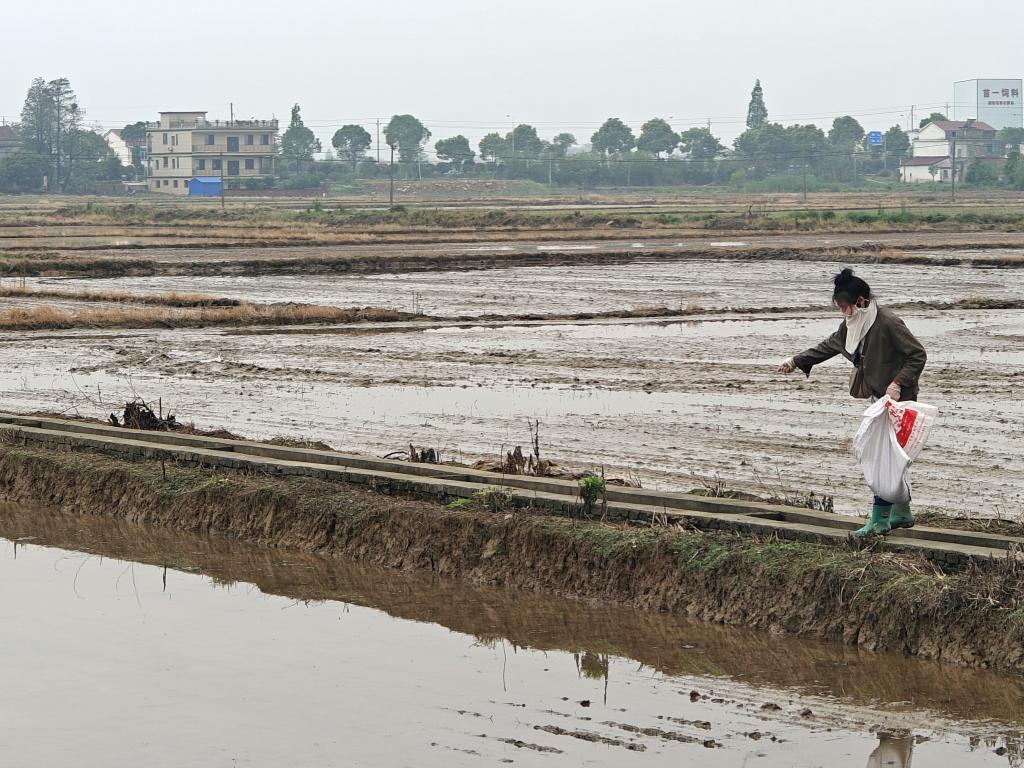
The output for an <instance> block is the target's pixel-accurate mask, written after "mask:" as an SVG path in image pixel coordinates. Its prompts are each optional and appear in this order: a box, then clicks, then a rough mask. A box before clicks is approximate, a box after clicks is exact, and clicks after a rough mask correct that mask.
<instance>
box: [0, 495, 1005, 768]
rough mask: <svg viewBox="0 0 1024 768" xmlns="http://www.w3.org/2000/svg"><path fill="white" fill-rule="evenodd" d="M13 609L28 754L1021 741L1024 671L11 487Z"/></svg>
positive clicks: (779, 762)
mask: <svg viewBox="0 0 1024 768" xmlns="http://www.w3.org/2000/svg"><path fill="white" fill-rule="evenodd" d="M0 617H2V619H3V620H2V622H0V637H2V638H3V649H4V653H3V654H2V656H0V659H2V660H0V671H2V673H3V679H4V683H5V685H4V686H3V687H2V688H0V754H2V755H5V756H7V757H5V758H4V759H7V758H11V762H10V764H11V765H18V766H26V767H35V766H53V765H100V764H102V765H104V766H112V767H114V768H116V767H118V766H137V765H147V766H182V765H203V766H220V765H224V766H232V765H251V766H279V765H283V764H289V765H300V766H305V765H316V766H332V765H336V766H342V765H367V766H371V765H379V766H404V765H416V766H450V765H495V764H502V763H508V762H512V763H513V764H518V765H566V766H576V765H595V766H598V765H600V766H605V765H607V766H612V765H614V766H619V765H640V766H643V765H679V764H694V765H702V766H703V765H707V766H738V765H747V764H752V765H763V766H767V767H768V768H775V767H779V768H781V767H782V766H829V767H830V768H834V767H836V766H858V767H859V766H863V765H869V766H870V765H886V766H896V767H898V768H909V766H910V764H911V759H913V764H914V765H935V766H946V765H949V766H953V765H956V766H987V765H991V766H999V765H1002V766H1005V765H1019V764H1020V760H1021V745H1022V735H1021V731H1022V730H1024V715H1022V710H1021V707H1020V702H1021V701H1022V699H1024V682H1022V681H1021V680H1020V679H1018V678H1001V677H998V676H995V675H993V674H991V673H987V672H984V671H977V670H964V669H958V668H953V667H946V666H943V665H938V664H933V663H925V662H920V661H915V660H910V659H905V658H902V657H896V656H889V655H881V654H871V653H866V652H856V651H853V650H851V649H848V648H844V647H839V646H833V645H826V644H822V643H808V642H800V641H796V640H793V639H791V638H780V637H772V636H767V635H758V634H755V633H750V632H743V631H735V630H725V629H722V628H717V627H710V626H706V625H700V624H694V623H689V622H685V621H683V620H680V619H678V618H673V617H668V616H664V615H659V614H645V613H639V612H634V611H630V610H625V609H620V608H615V607H610V606H604V605H597V604H590V603H586V602H581V601H568V600H562V599H557V598H549V597H542V596H538V595H532V594H524V593H517V592H513V591H504V590H495V589H482V588H476V587H472V586H468V585H466V584H462V583H458V582H448V581H441V580H439V579H436V578H434V577H432V576H430V575H424V574H404V573H395V572H389V571H382V570H377V569H371V568H367V567H363V566H359V565H356V564H354V563H351V562H347V561H339V560H326V559H322V558H318V557H315V556H309V555H300V554H296V553H291V552H286V551H273V550H259V549H255V548H248V547H243V546H240V545H238V544H237V543H232V542H230V541H227V540H223V539H219V538H198V537H191V536H186V535H182V534H177V533H172V532H169V531H164V530H154V529H146V528H140V527H137V526H133V525H130V524H127V523H120V522H116V523H115V522H112V521H108V520H103V519H89V518H78V517H68V516H62V515H59V514H56V513H49V512H44V511H38V510H26V509H21V508H18V507H13V506H10V505H2V506H0ZM872 760H875V762H871V761H872Z"/></svg>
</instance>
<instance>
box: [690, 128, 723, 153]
mask: <svg viewBox="0 0 1024 768" xmlns="http://www.w3.org/2000/svg"><path fill="white" fill-rule="evenodd" d="M679 148H680V149H681V150H682V151H683V154H686V155H689V156H690V157H691V158H693V159H697V160H711V159H712V158H715V157H718V155H719V154H720V153H721V152H722V151H723V150H724V149H725V147H723V146H722V143H721V142H720V141H719V140H718V139H717V138H715V137H714V135H712V133H711V130H710V129H708V128H688V129H687V130H685V131H683V132H682V133H680V134H679Z"/></svg>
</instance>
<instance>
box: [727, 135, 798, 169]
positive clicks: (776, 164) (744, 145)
mask: <svg viewBox="0 0 1024 768" xmlns="http://www.w3.org/2000/svg"><path fill="white" fill-rule="evenodd" d="M792 139H793V137H792V135H791V134H789V133H787V132H786V129H785V128H783V127H782V126H781V125H779V124H778V123H765V124H764V125H763V126H761V127H760V128H748V129H747V130H745V131H744V132H743V133H741V134H740V135H739V136H738V137H737V138H736V141H735V142H733V146H734V147H735V148H736V151H737V153H739V154H740V155H741V156H742V159H743V160H744V161H745V162H746V166H747V167H746V168H745V169H742V170H744V176H746V177H753V178H764V177H765V176H769V175H771V174H775V173H783V172H784V171H786V170H787V169H788V168H789V166H790V164H791V163H792V160H793V146H792Z"/></svg>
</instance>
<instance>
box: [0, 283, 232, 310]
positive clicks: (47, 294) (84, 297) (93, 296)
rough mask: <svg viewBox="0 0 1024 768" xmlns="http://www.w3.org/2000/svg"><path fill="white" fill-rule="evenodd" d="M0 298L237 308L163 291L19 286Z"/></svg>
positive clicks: (226, 301) (218, 299)
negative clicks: (135, 291)
mask: <svg viewBox="0 0 1024 768" xmlns="http://www.w3.org/2000/svg"><path fill="white" fill-rule="evenodd" d="M0 298H29V299H62V300H67V301H96V302H103V303H106V304H149V305H155V306H161V307H182V308H185V307H237V306H240V305H241V304H242V301H241V300H239V299H231V298H227V297H223V296H211V295H209V294H205V293H183V292H180V291H166V292H162V293H152V294H137V293H128V292H127V291H62V290H58V289H55V288H54V289H51V288H25V287H21V286H0Z"/></svg>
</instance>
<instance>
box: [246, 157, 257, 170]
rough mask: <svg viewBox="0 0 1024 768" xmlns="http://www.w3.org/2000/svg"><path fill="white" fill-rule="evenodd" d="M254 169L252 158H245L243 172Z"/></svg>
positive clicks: (254, 164)
mask: <svg viewBox="0 0 1024 768" xmlns="http://www.w3.org/2000/svg"><path fill="white" fill-rule="evenodd" d="M255 168H256V163H255V161H254V160H253V159H252V158H246V161H245V170H247V171H251V170H253V169H255Z"/></svg>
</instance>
